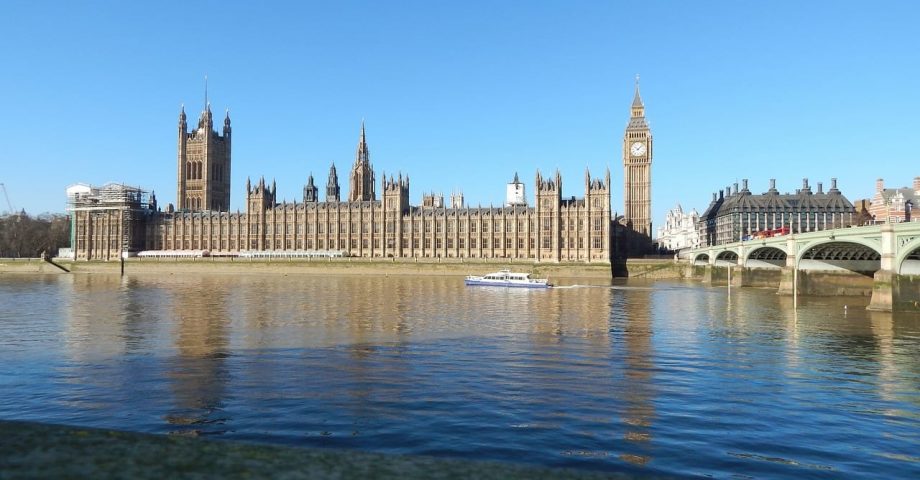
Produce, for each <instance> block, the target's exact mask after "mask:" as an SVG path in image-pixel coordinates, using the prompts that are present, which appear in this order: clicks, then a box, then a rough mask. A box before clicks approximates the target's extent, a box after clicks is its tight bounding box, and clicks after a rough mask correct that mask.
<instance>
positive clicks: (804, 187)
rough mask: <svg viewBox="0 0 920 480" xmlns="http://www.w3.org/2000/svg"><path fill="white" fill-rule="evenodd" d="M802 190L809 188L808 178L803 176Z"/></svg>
mask: <svg viewBox="0 0 920 480" xmlns="http://www.w3.org/2000/svg"><path fill="white" fill-rule="evenodd" d="M802 190H809V188H808V179H807V178H803V179H802Z"/></svg>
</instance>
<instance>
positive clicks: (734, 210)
mask: <svg viewBox="0 0 920 480" xmlns="http://www.w3.org/2000/svg"><path fill="white" fill-rule="evenodd" d="M855 214H856V209H855V207H854V206H853V203H851V202H850V201H849V200H847V198H846V197H845V196H843V194H842V193H841V192H840V190H839V189H838V188H837V179H836V178H832V179H831V188H830V189H829V190H828V191H827V192H825V191H824V187H823V185H822V184H821V182H818V188H817V192H813V191H812V189H811V187H810V186H809V184H808V179H807V178H806V179H803V181H802V188H800V189H798V190H796V192H795V193H794V194H790V193H782V194H781V193H780V192H779V191H778V190H777V189H776V180H774V179H771V180H770V188H769V190H767V192H765V193H763V194H759V195H755V194H753V193H751V191H750V189H749V188H748V181H747V179H744V180H743V181H742V183H741V188H739V187H738V184H737V183H735V184H734V188H732V187H731V186H729V187H726V188H725V190H720V191H719V192H718V193H713V194H712V202H710V204H709V207H708V208H707V209H706V210H705V211H704V212H703V214H702V215H701V216H700V219H699V221H698V222H697V230H698V231H699V238H700V242H701V244H702V245H703V246H712V245H721V244H725V243H731V242H737V241H740V240H744V239H749V238H753V237H756V236H774V235H779V234H792V233H799V232H814V231H818V230H828V229H833V228H841V227H848V226H850V225H852V224H853V222H854V217H855Z"/></svg>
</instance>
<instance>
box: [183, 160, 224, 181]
mask: <svg viewBox="0 0 920 480" xmlns="http://www.w3.org/2000/svg"><path fill="white" fill-rule="evenodd" d="M221 167H222V166H221V165H220V164H216V165H214V168H213V169H211V180H220V179H221V177H223V175H224V169H223V168H221ZM185 178H186V179H188V180H201V179H202V178H204V177H203V175H202V168H201V162H186V163H185Z"/></svg>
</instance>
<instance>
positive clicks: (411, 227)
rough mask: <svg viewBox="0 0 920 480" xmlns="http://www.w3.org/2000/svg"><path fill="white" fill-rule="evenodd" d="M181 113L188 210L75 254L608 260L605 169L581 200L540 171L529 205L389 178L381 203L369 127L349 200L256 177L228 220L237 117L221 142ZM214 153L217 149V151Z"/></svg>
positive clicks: (335, 186) (333, 188) (335, 189)
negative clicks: (447, 200) (450, 198)
mask: <svg viewBox="0 0 920 480" xmlns="http://www.w3.org/2000/svg"><path fill="white" fill-rule="evenodd" d="M184 117H185V114H184V111H183V113H181V114H180V122H179V123H180V132H179V135H180V140H179V146H180V154H179V159H180V167H179V178H180V181H179V185H180V190H179V192H180V194H179V205H180V208H179V209H177V210H173V209H172V208H167V210H166V211H165V212H160V211H154V212H152V213H151V214H147V215H137V216H135V218H136V220H134V223H133V224H131V225H126V224H125V222H112V223H111V224H106V225H108V227H106V228H105V229H103V230H101V231H100V230H99V229H94V230H93V234H94V235H103V236H105V238H102V237H99V238H98V239H95V238H94V239H91V240H92V245H96V247H94V248H93V249H88V248H86V245H87V243H86V242H83V243H80V242H77V243H76V244H75V245H74V246H73V248H74V250H75V253H76V258H77V259H81V260H90V259H111V258H118V257H119V256H120V255H121V252H122V251H136V250H138V249H139V247H137V245H143V248H141V249H143V250H160V251H162V250H174V251H175V250H178V251H183V250H185V251H188V250H207V251H209V252H210V254H212V255H235V254H239V253H240V252H243V251H272V252H297V251H308V252H309V251H339V252H342V253H343V254H345V255H349V256H360V257H423V258H434V257H443V258H502V259H512V258H514V259H529V260H536V261H548V262H568V261H572V262H600V263H607V262H609V261H610V238H611V235H610V218H611V211H610V192H611V189H610V172H609V171H608V172H607V173H606V176H605V178H604V179H599V178H593V177H592V176H591V174H590V173H589V172H588V171H587V170H586V171H585V178H584V189H585V190H584V197H583V198H578V199H576V198H575V197H570V198H563V195H562V177H561V175H560V174H559V172H558V171H557V172H556V174H555V176H554V177H553V178H546V179H544V178H543V176H542V175H541V174H540V173H539V172H537V174H536V178H535V187H536V189H535V191H536V194H535V197H536V202H535V203H534V206H533V207H528V206H509V207H501V208H497V207H496V208H493V207H479V208H469V207H463V208H453V207H451V208H447V207H443V206H441V207H425V206H410V205H409V177H408V176H405V177H403V176H402V175H398V176H396V177H393V176H390V177H389V178H387V177H386V175H383V179H382V181H381V182H380V189H381V191H382V198H381V199H377V198H376V194H375V188H374V184H375V182H374V180H373V179H374V172H373V170H372V167H371V164H370V159H369V154H368V149H367V145H366V143H365V135H364V128H363V125H362V129H361V137H360V140H359V144H358V149H357V152H356V158H355V164H354V167H353V168H352V169H351V175H350V182H349V186H350V187H351V189H352V191H351V192H349V196H348V198H349V200H350V201H346V202H343V201H340V191H339V183H338V176H337V173H336V170H335V166H333V167H332V168H330V174H329V180H328V182H327V188H326V198H325V200H326V201H324V202H320V201H318V191H317V188H316V186H315V185H314V183H313V179H312V175H311V176H310V177H311V178H310V179H309V180H308V183H307V185H306V186H305V187H304V201H303V202H300V203H287V202H281V203H279V202H278V201H277V198H276V186H275V184H274V182H272V184H271V185H267V184H266V182H265V181H264V180H260V181H259V182H258V183H257V184H255V185H252V184H250V182H249V181H247V185H246V211H245V212H229V211H227V207H226V204H227V203H226V202H229V184H227V185H224V184H223V182H225V181H226V182H229V180H227V179H228V178H229V177H224V175H229V173H230V167H229V165H230V162H229V154H230V121H229V116H228V117H227V119H226V120H225V122H224V135H223V137H221V136H219V135H217V132H215V131H213V129H212V127H211V122H210V108H209V107H206V109H205V111H204V112H203V113H202V116H201V119H200V120H199V128H198V129H197V130H195V132H193V133H191V134H188V133H186V132H185V128H184ZM191 139H195V140H197V139H202V140H201V142H202V145H203V146H202V152H201V153H200V155H202V156H201V157H195V156H193V154H195V155H198V154H199V153H198V151H197V150H189V148H190V147H189V145H190V143H189V141H190V140H191ZM221 142H223V143H221ZM214 145H221V147H220V148H217V149H212V147H213V146H214ZM183 149H184V150H185V151H186V153H184V154H183ZM205 151H207V152H219V153H220V154H221V155H223V154H226V156H227V157H226V163H222V162H220V161H212V160H211V159H210V158H211V157H208V156H207V155H210V153H207V154H206V153H205ZM218 158H223V157H221V156H220V155H218ZM199 162H200V166H199V165H198V163H199ZM189 165H191V166H189ZM217 165H220V166H219V167H216V166H217ZM212 172H216V173H212ZM195 182H197V183H195ZM183 185H184V189H183V188H182V187H183ZM192 187H195V189H192ZM224 187H227V188H226V190H224V189H223V188H224ZM199 192H200V193H199ZM218 194H219V195H218ZM442 205H443V204H442ZM208 206H209V207H210V208H206V207H208ZM74 214H75V216H76V217H77V218H76V221H77V222H78V223H79V222H81V221H83V220H82V219H81V218H80V216H81V215H85V214H86V213H84V212H79V211H76V212H74ZM137 222H141V224H140V225H139V224H138V223H137ZM127 231H130V232H136V231H141V232H143V233H142V234H141V235H142V236H143V238H142V239H138V238H136V235H135V238H132V239H131V241H130V242H129V243H125V241H123V239H125V238H127V237H126V233H125V232H127ZM125 245H128V246H125Z"/></svg>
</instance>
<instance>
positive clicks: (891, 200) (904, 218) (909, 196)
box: [869, 177, 920, 223]
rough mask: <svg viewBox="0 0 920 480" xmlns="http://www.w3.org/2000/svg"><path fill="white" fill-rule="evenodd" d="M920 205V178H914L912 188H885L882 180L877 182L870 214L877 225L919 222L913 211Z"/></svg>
mask: <svg viewBox="0 0 920 480" xmlns="http://www.w3.org/2000/svg"><path fill="white" fill-rule="evenodd" d="M918 203H920V177H914V184H913V186H912V187H903V188H885V181H884V180H882V179H881V178H880V179H878V180H876V182H875V195H874V196H873V197H872V199H871V201H870V203H869V214H870V215H872V217H873V218H874V219H875V221H876V222H877V223H901V222H911V221H916V220H917V215H914V214H913V209H914V208H916V207H917V205H918Z"/></svg>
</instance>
